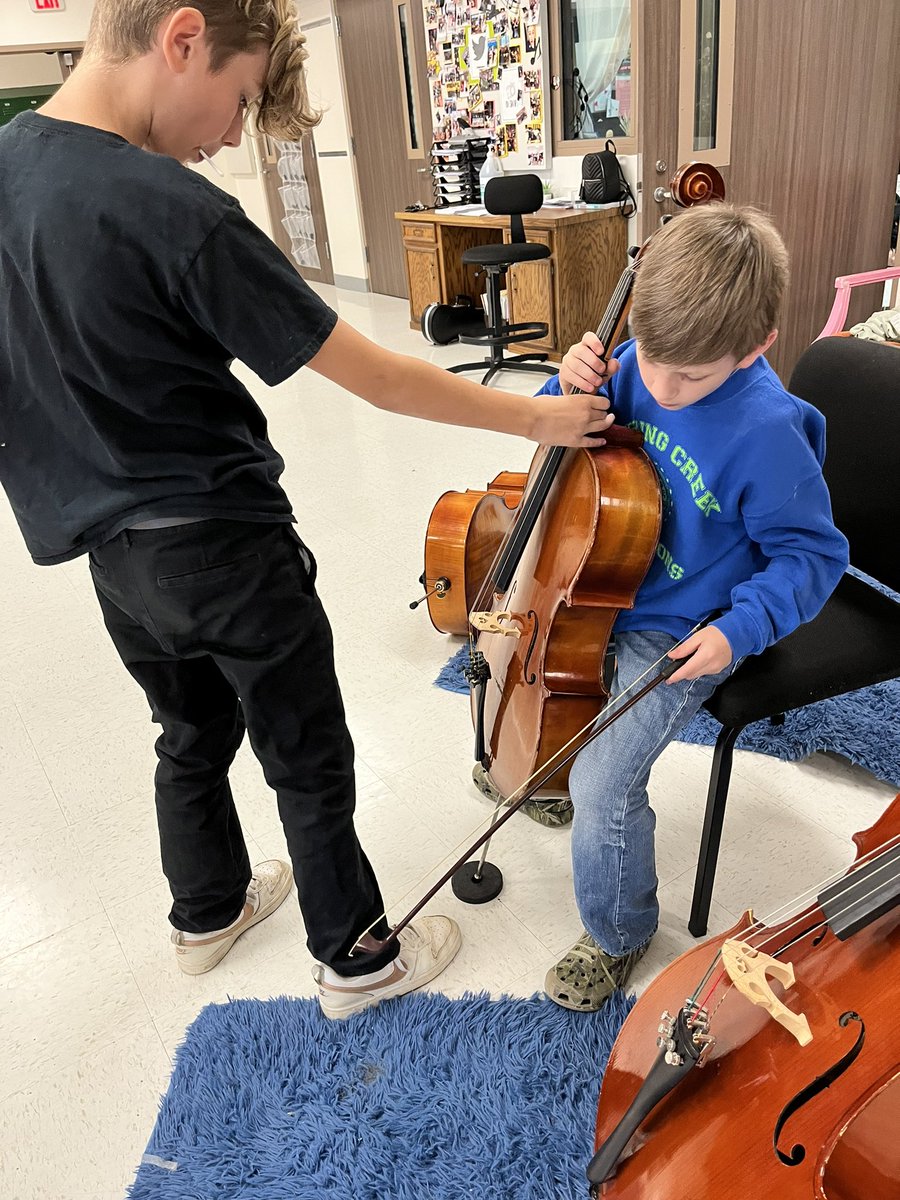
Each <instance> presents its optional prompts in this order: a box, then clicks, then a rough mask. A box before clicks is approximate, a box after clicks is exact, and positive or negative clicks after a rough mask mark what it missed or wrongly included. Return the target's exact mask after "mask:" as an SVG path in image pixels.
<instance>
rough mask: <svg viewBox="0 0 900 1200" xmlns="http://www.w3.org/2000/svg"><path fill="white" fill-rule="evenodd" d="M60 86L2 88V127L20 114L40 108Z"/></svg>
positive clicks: (54, 84) (51, 84)
mask: <svg viewBox="0 0 900 1200" xmlns="http://www.w3.org/2000/svg"><path fill="white" fill-rule="evenodd" d="M59 86H60V85H59V84H58V83H48V84H46V85H45V86H43V87H30V88H5V89H3V88H0V125H7V124H8V123H9V122H10V121H11V120H12V119H13V117H15V116H18V114H19V113H20V112H28V110H29V109H30V108H40V107H41V105H42V104H43V103H44V101H45V100H46V99H47V97H48V96H52V95H53V93H54V92H55V91H56V89H57V88H58V87H59Z"/></svg>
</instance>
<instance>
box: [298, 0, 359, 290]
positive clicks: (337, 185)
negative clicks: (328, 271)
mask: <svg viewBox="0 0 900 1200" xmlns="http://www.w3.org/2000/svg"><path fill="white" fill-rule="evenodd" d="M298 10H299V13H300V27H301V29H303V31H304V32H305V34H306V38H307V50H308V51H309V59H308V60H307V64H306V71H307V78H308V81H309V92H310V98H311V99H312V102H313V104H314V105H315V106H316V108H319V109H321V110H322V111H323V113H324V115H323V117H322V123H321V125H319V127H318V128H317V129H316V132H315V142H316V153H317V159H316V161H317V164H318V168H319V179H320V182H321V185H322V199H323V201H324V205H325V219H326V221H327V223H328V243H329V246H330V249H331V265H332V268H333V270H334V274H335V282H336V283H341V282H350V281H353V286H357V287H363V286H368V285H367V283H366V280H367V278H368V271H367V268H366V252H365V240H364V236H363V228H362V219H361V216H360V209H359V193H358V190H357V186H356V174H355V172H354V169H353V159H352V158H351V157H350V131H349V128H348V124H347V105H346V100H345V96H344V87H343V80H342V77H341V66H340V57H339V54H338V47H337V34H336V31H335V24H334V13H333V11H332V4H331V0H299V3H298ZM323 154H324V155H325V157H324V158H323V157H322V155H323Z"/></svg>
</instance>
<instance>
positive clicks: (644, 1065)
mask: <svg viewBox="0 0 900 1200" xmlns="http://www.w3.org/2000/svg"><path fill="white" fill-rule="evenodd" d="M853 841H854V842H855V844H856V848H857V857H856V861H855V862H854V864H853V866H852V867H851V868H850V870H849V871H848V872H847V873H846V874H845V875H842V876H840V877H839V878H838V879H836V880H833V881H829V882H828V883H827V884H825V885H824V886H823V887H821V889H819V890H818V892H817V894H816V895H815V896H814V897H812V898H811V899H809V900H807V902H806V903H803V898H801V903H800V904H799V905H798V906H797V908H796V909H795V910H794V911H791V912H787V913H786V912H784V911H783V910H782V911H781V912H779V913H778V914H776V917H777V919H775V920H774V921H772V922H771V923H766V924H763V923H761V922H758V921H755V920H754V918H753V914H752V913H751V912H749V911H748V912H746V913H745V914H744V915H743V916H742V918H741V919H740V921H738V923H737V924H736V925H735V926H734V927H733V928H732V929H730V930H729V931H728V932H727V933H725V934H724V935H720V936H719V937H716V938H712V939H710V940H709V941H707V942H705V943H704V944H703V945H701V946H697V947H695V948H693V949H691V950H689V951H688V952H687V953H686V954H683V955H682V956H681V957H680V958H678V959H676V960H675V962H673V963H672V964H671V965H670V966H669V967H668V968H666V970H664V971H663V972H662V973H661V974H660V975H659V976H658V977H657V978H656V979H655V980H654V981H653V983H651V984H650V985H649V987H648V988H647V990H646V991H645V992H644V993H643V995H642V996H641V998H640V1000H639V1001H638V1002H637V1004H636V1005H635V1007H634V1009H633V1010H632V1012H631V1013H630V1014H629V1016H628V1018H627V1020H626V1021H625V1024H624V1025H623V1027H622V1029H621V1031H620V1033H619V1036H618V1038H617V1040H616V1043H615V1045H614V1046H613V1050H612V1053H611V1055H610V1059H609V1063H608V1065H607V1068H606V1072H605V1074H604V1077H603V1083H602V1088H601V1093H600V1102H599V1106H598V1111H597V1125H596V1138H595V1146H596V1153H595V1155H594V1157H593V1159H592V1160H591V1163H590V1166H589V1167H588V1171H587V1175H588V1180H589V1183H590V1185H591V1195H592V1196H593V1197H608V1198H609V1200H712V1198H713V1197H715V1198H716V1200H719V1198H722V1200H724V1198H728V1200H730V1198H731V1197H735V1198H737V1197H744V1196H747V1197H750V1196H753V1197H756V1196H773V1197H777V1198H778V1200H897V1198H898V1197H900V1137H898V1134H900V1049H898V1041H897V1032H896V1015H897V1011H898V1005H900V796H898V797H897V799H896V800H894V802H893V803H892V805H891V806H890V807H889V808H888V809H887V811H886V812H885V813H884V814H883V816H882V817H881V818H880V819H879V820H878V821H877V822H876V823H875V825H873V826H872V828H871V829H868V830H866V831H864V832H862V833H858V834H856V835H855V836H854V838H853ZM686 996H687V997H688V999H687V1000H685V997H686ZM660 1012H662V1017H660ZM672 1014H674V1016H673V1015H672ZM695 1068H697V1069H695Z"/></svg>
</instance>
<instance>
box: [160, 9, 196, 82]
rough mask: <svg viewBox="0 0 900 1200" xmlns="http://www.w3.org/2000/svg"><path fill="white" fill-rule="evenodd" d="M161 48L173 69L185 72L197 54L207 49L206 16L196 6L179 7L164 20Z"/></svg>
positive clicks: (161, 29)
mask: <svg viewBox="0 0 900 1200" xmlns="http://www.w3.org/2000/svg"><path fill="white" fill-rule="evenodd" d="M158 44H159V48H160V49H161V50H162V52H163V56H164V58H165V60H166V63H167V65H168V67H169V69H170V70H171V71H174V72H175V74H176V75H181V74H183V73H184V72H185V71H186V70H187V67H188V64H189V63H190V62H191V60H192V59H193V58H195V57H196V55H197V54H198V53H199V52H201V51H203V52H205V51H206V18H205V17H204V16H203V13H202V12H199V11H198V10H197V9H196V8H179V9H177V11H175V12H173V13H172V15H171V16H170V17H168V18H166V20H164V21H163V23H162V25H161V27H160V31H159V38H158Z"/></svg>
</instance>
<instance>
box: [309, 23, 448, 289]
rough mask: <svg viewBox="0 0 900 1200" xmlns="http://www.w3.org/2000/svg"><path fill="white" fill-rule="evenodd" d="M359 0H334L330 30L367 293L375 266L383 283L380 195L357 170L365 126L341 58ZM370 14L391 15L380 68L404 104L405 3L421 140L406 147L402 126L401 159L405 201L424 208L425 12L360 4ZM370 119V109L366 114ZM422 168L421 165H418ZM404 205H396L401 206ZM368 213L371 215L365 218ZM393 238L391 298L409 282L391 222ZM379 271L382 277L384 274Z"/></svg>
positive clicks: (428, 197)
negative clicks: (406, 179)
mask: <svg viewBox="0 0 900 1200" xmlns="http://www.w3.org/2000/svg"><path fill="white" fill-rule="evenodd" d="M359 2H360V0H332V4H333V10H334V28H335V34H336V44H337V56H338V65H339V70H340V73H341V78H342V84H343V92H344V98H345V110H346V119H347V129H348V134H349V138H350V160H351V166H352V171H353V176H354V180H355V182H356V194H357V196H358V197H359V220H360V226H361V230H362V237H363V244H364V249H365V256H366V270H367V274H368V283H369V288H370V290H375V288H374V287H373V267H374V268H375V271H374V274H375V284H376V286H377V284H378V283H379V282H381V283H382V284H383V283H384V280H383V279H382V280H379V279H378V272H379V269H380V267H379V263H378V261H377V260H376V261H375V262H374V263H373V248H374V252H375V253H376V254H377V253H380V252H381V251H382V250H383V249H384V247H382V242H381V237H380V234H379V235H377V236H376V235H375V228H376V227H375V224H374V222H375V213H376V211H378V212H379V218H378V221H379V225H378V228H379V230H380V224H381V217H382V216H383V215H384V214H383V213H382V212H380V208H381V205H379V203H378V202H379V201H382V204H383V196H369V195H368V194H367V191H368V189H367V187H366V186H364V182H365V177H364V172H362V171H361V170H360V163H359V147H360V143H361V136H360V133H359V130H360V126H361V125H362V124H363V120H362V119H361V114H360V113H359V112H358V111H355V110H354V104H353V92H352V89H351V87H350V86H349V85H350V80H351V73H350V72H349V71H348V68H347V60H346V54H345V40H344V30H345V28H346V26H347V24H348V22H352V20H353V17H354V16H355V15H356V11H354V5H355V4H357V3H359ZM364 2H365V4H366V5H367V6H368V7H369V11H370V12H371V11H372V10H373V9H375V8H376V6H378V7H379V9H381V10H383V13H384V15H385V16H388V15H389V19H390V22H391V26H392V28H391V32H390V36H389V39H388V41H389V44H390V46H391V53H392V59H391V62H390V63H385V64H384V65H383V70H384V72H385V73H386V75H387V77H388V78H389V79H390V80H391V81H393V87H394V91H395V94H396V95H397V96H398V98H399V99H400V102H401V104H402V105H405V103H406V81H405V77H404V70H403V63H402V59H401V54H400V33H399V22H398V9H399V8H400V6H401V4H403V3H405V4H406V6H407V10H408V14H409V15H410V17H411V21H410V23H409V26H408V35H409V38H410V74H411V81H412V84H413V87H414V88H415V92H416V94H415V98H416V100H417V102H418V116H419V137H420V141H421V145H420V146H419V147H418V148H416V149H413V148H412V147H411V146H410V144H409V137H408V129H406V128H405V126H406V122H405V121H404V122H403V125H402V127H401V131H400V132H401V135H402V139H403V147H404V149H403V158H404V167H403V169H404V171H405V170H406V169H407V165H408V170H409V171H410V172H411V176H410V178H411V179H414V180H415V183H411V185H410V186H411V188H412V189H413V191H414V194H410V195H408V197H407V200H406V203H410V204H411V203H413V202H414V201H415V200H418V201H419V202H420V203H423V204H425V205H426V206H428V207H431V206H433V204H434V195H433V190H432V181H431V168H430V165H429V164H430V154H431V139H432V128H433V127H432V121H431V96H430V81H429V79H428V76H427V72H426V70H425V67H424V64H425V45H426V39H425V12H424V8H423V5H422V0H364ZM366 116H368V110H366ZM418 164H421V165H418ZM401 206H402V202H399V203H398V204H397V207H398V208H399V207H401ZM369 214H371V216H370V215H369ZM395 225H396V226H397V228H396V236H395V237H394V238H393V241H394V242H395V247H396V253H397V270H396V272H392V271H390V268H388V271H389V272H390V273H391V274H392V275H395V278H394V279H392V280H391V283H392V285H393V286H395V287H396V289H397V290H396V291H391V292H388V293H387V294H390V295H397V296H404V297H408V294H409V284H408V280H407V277H406V270H405V267H404V258H405V255H404V252H403V247H402V237H401V232H400V228H399V222H395ZM383 273H384V272H383V270H382V274H383Z"/></svg>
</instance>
